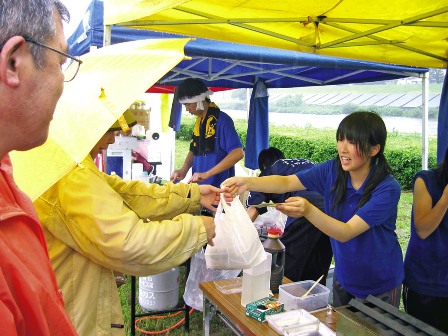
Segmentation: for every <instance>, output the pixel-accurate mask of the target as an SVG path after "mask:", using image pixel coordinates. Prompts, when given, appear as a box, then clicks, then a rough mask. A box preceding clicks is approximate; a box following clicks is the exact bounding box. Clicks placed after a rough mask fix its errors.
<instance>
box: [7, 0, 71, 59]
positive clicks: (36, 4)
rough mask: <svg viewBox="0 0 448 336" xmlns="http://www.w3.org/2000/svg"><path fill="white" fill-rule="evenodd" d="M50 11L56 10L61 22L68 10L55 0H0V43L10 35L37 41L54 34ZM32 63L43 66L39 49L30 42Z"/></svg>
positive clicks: (41, 53) (48, 38) (51, 36)
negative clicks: (33, 61)
mask: <svg viewBox="0 0 448 336" xmlns="http://www.w3.org/2000/svg"><path fill="white" fill-rule="evenodd" d="M53 10H57V11H58V12H59V14H60V15H61V18H62V20H63V21H65V22H67V23H68V22H69V20H70V13H69V12H68V9H67V7H66V6H65V5H64V4H63V3H62V2H61V1H59V0H13V1H11V0H0V46H3V44H4V43H6V42H7V41H8V40H9V39H10V38H11V37H13V36H27V37H29V38H31V39H33V40H35V41H38V42H40V43H45V42H47V41H49V40H51V39H52V38H53V37H55V35H56V25H55V22H54V20H53ZM30 50H31V54H32V55H33V58H34V60H35V61H36V64H37V65H39V66H43V65H45V59H44V55H43V50H42V48H40V47H38V46H36V45H34V44H30Z"/></svg>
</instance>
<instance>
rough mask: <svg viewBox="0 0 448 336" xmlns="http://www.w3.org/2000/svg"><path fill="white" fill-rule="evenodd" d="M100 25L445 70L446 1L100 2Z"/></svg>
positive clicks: (217, 0) (219, 0)
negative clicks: (101, 11) (102, 20)
mask: <svg viewBox="0 0 448 336" xmlns="http://www.w3.org/2000/svg"><path fill="white" fill-rule="evenodd" d="M104 4H105V18H104V20H105V24H106V25H120V26H126V27H133V28H141V29H150V30H156V31H164V32H168V33H178V34H184V35H189V36H196V37H204V38H209V39H215V40H221V41H228V42H237V43H250V44H252V45H258V46H263V47H273V48H279V49H287V50H293V51H301V52H307V53H314V54H321V55H328V56H338V57H344V58H352V59H359V60H368V61H375V62H387V63H391V64H402V65H411V66H420V67H429V68H443V69H445V68H446V67H447V62H448V58H447V53H446V49H447V42H446V37H447V33H446V28H448V6H447V2H446V0H432V1H421V0H394V1H389V0H376V1H374V2H372V1H359V0H344V1H338V0H336V1H330V0H315V1H300V0H281V1H280V0H271V1H260V0H247V1H240V0H164V1H158V0H157V1H156V0H144V1H141V0H140V1H135V0H134V1H130V0H104Z"/></svg>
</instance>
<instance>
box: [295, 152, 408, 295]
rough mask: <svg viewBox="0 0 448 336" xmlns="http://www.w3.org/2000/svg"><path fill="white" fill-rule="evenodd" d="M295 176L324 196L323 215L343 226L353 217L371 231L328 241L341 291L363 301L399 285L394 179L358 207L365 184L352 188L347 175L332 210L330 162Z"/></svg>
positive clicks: (333, 172)
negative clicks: (343, 191)
mask: <svg viewBox="0 0 448 336" xmlns="http://www.w3.org/2000/svg"><path fill="white" fill-rule="evenodd" d="M296 176H297V177H298V178H299V179H300V181H301V182H302V184H303V185H304V186H305V187H306V188H307V189H309V190H314V191H317V192H319V193H320V194H322V195H323V196H324V203H325V212H326V213H327V214H328V215H330V216H331V217H333V218H336V219H338V220H340V221H342V222H347V221H348V220H349V219H350V218H352V217H353V216H354V215H358V216H359V217H361V218H362V219H363V220H364V221H365V222H366V223H367V224H368V225H369V226H370V229H368V230H367V231H365V232H364V233H362V234H360V235H358V236H357V237H355V238H352V239H351V240H349V241H348V242H345V243H341V242H339V241H337V240H335V239H333V238H331V239H330V240H331V246H332V248H333V254H334V259H335V262H336V268H335V272H336V278H337V279H338V281H339V282H340V284H341V285H342V286H343V287H344V289H345V290H347V291H348V292H349V293H351V294H352V295H353V296H355V297H358V298H363V299H364V298H366V297H367V296H368V295H369V294H372V295H378V294H381V293H384V292H387V291H389V290H391V289H392V288H393V287H395V286H398V285H399V284H401V283H402V281H403V276H404V271H403V255H402V253H401V248H400V245H399V243H398V238H397V235H396V234H395V222H396V219H397V206H398V201H399V199H400V193H401V191H400V185H399V183H398V181H397V180H396V179H395V178H393V177H392V176H391V175H389V176H387V177H386V178H385V179H384V180H383V181H382V182H381V183H380V184H379V185H378V186H377V187H376V188H375V189H374V191H373V192H372V196H371V198H370V200H369V201H368V202H367V203H366V204H364V205H363V206H362V207H361V208H359V209H357V204H358V201H359V199H360V198H361V194H362V192H363V190H364V184H363V185H362V186H361V188H359V189H358V190H355V189H354V188H353V186H352V183H351V179H350V177H349V178H348V181H347V192H346V198H345V201H344V203H343V204H342V207H339V208H336V209H333V210H332V204H333V200H334V193H332V192H331V188H332V186H333V183H334V181H335V179H336V160H335V159H333V160H330V161H327V162H324V163H321V164H319V165H316V166H314V167H313V168H311V169H310V170H307V171H305V172H299V173H297V174H296Z"/></svg>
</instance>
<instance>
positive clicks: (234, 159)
mask: <svg viewBox="0 0 448 336" xmlns="http://www.w3.org/2000/svg"><path fill="white" fill-rule="evenodd" d="M243 157H244V152H243V149H242V148H235V149H234V150H232V151H231V152H230V153H229V154H227V156H226V157H225V158H224V159H222V160H221V161H220V162H219V163H218V164H217V165H216V166H214V167H212V168H211V169H209V170H208V172H207V173H208V174H209V175H210V176H214V175H216V174H219V173H221V172H223V171H224V170H226V169H229V168H230V167H233V166H234V165H235V164H236V163H238V161H240V160H241V159H242V158H243Z"/></svg>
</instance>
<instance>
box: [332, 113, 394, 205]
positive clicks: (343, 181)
mask: <svg viewBox="0 0 448 336" xmlns="http://www.w3.org/2000/svg"><path fill="white" fill-rule="evenodd" d="M386 138H387V130H386V125H385V124H384V121H383V119H381V117H380V116H379V115H378V114H376V113H375V112H368V111H358V112H353V113H352V114H349V115H348V116H346V117H345V118H344V119H343V120H342V121H341V123H340V124H339V127H338V129H337V131H336V141H339V140H344V139H346V140H349V141H351V142H352V143H354V144H356V146H357V148H358V151H359V154H360V155H361V156H364V157H366V156H368V155H369V153H370V150H371V149H372V147H374V146H376V145H379V146H380V150H379V151H378V153H377V154H376V155H375V156H374V157H372V160H371V161H370V173H369V176H368V177H367V181H366V184H365V188H364V191H363V193H362V195H361V198H360V200H359V203H358V205H357V208H360V207H362V206H363V205H364V204H366V203H367V201H368V200H369V199H370V197H371V196H372V192H373V190H374V189H375V188H376V187H377V185H378V184H379V183H380V182H381V181H382V180H383V179H384V178H385V177H386V176H387V175H390V174H392V169H391V167H390V166H389V164H388V163H387V160H386V157H385V156H384V147H385V146H386ZM336 162H337V176H336V180H335V181H334V184H333V186H332V189H331V190H332V192H335V193H336V196H335V198H334V203H333V205H332V208H333V209H335V208H337V207H339V206H341V205H342V203H343V201H344V200H345V193H346V189H347V180H348V176H349V172H346V171H344V170H343V169H342V165H341V160H340V158H339V155H338V156H337V157H336Z"/></svg>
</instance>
